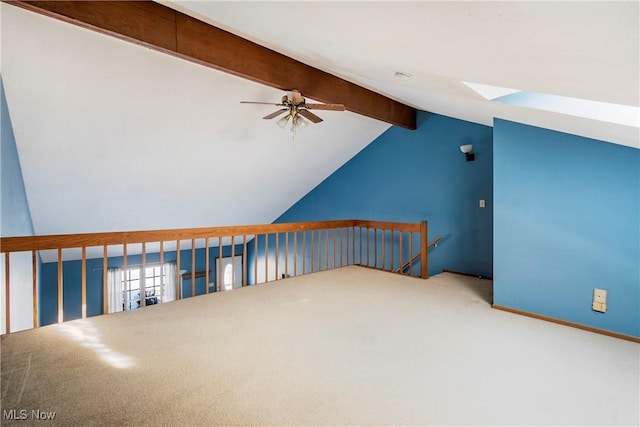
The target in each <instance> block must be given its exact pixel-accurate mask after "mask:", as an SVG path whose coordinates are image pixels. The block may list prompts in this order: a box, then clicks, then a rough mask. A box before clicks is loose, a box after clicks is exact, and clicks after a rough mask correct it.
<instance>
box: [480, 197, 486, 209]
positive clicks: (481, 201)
mask: <svg viewBox="0 0 640 427" xmlns="http://www.w3.org/2000/svg"><path fill="white" fill-rule="evenodd" d="M480 207H481V208H484V207H485V203H484V199H480Z"/></svg>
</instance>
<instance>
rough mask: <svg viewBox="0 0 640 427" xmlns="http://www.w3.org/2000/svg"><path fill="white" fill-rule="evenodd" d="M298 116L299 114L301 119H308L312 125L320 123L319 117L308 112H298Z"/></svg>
mask: <svg viewBox="0 0 640 427" xmlns="http://www.w3.org/2000/svg"><path fill="white" fill-rule="evenodd" d="M298 114H300V115H301V116H302V117H305V118H307V119H309V120H310V121H311V122H313V123H320V122H321V121H322V119H321V118H320V117H318V116H316V115H315V114H313V113H312V112H311V111H309V110H298Z"/></svg>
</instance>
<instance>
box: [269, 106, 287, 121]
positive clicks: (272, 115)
mask: <svg viewBox="0 0 640 427" xmlns="http://www.w3.org/2000/svg"><path fill="white" fill-rule="evenodd" d="M285 111H289V109H288V108H283V109H281V110H278V111H274V112H273V113H271V114H267V115H266V116H264V117H263V119H265V120H269V119H273V118H274V117H278V116H279V115H280V114H282V113H284V112H285Z"/></svg>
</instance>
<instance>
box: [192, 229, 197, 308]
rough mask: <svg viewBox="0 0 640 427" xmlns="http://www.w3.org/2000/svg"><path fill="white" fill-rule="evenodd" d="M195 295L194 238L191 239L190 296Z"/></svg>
mask: <svg viewBox="0 0 640 427" xmlns="http://www.w3.org/2000/svg"><path fill="white" fill-rule="evenodd" d="M194 296H196V239H191V297H192V298H193V297H194Z"/></svg>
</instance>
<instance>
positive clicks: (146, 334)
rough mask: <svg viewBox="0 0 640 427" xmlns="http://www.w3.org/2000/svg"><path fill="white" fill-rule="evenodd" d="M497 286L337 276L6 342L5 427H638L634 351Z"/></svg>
mask: <svg viewBox="0 0 640 427" xmlns="http://www.w3.org/2000/svg"><path fill="white" fill-rule="evenodd" d="M491 292H492V283H491V282H490V281H487V280H481V279H476V278H472V277H465V276H460V275H455V274H451V273H443V274H439V275H437V276H434V277H432V278H430V279H429V280H426V281H424V280H420V279H415V278H410V277H405V276H399V275H395V274H390V273H384V272H380V271H375V270H372V269H367V268H362V267H345V268H340V269H337V270H331V271H325V272H321V273H316V274H311V275H307V276H299V277H295V278H290V279H286V280H281V281H277V282H272V283H268V284H263V285H258V286H252V287H247V288H242V289H235V290H232V291H229V292H222V293H217V294H210V295H203V296H199V297H195V298H189V299H184V300H181V301H175V302H171V303H168V304H164V305H156V306H150V307H146V308H145V309H142V310H133V311H129V312H121V313H115V314H110V315H106V316H98V317H93V318H89V319H85V320H76V321H71V322H67V323H63V324H59V325H51V326H47V327H42V328H38V329H35V330H30V331H24V332H18V333H14V334H10V335H6V336H3V337H2V342H1V345H2V347H1V350H2V366H1V380H2V385H1V388H2V411H3V419H2V424H3V425H13V424H17V425H60V426H75V425H77V426H90V425H136V426H137V425H150V426H160V425H166V426H180V425H192V426H204V425H269V426H275V425H296V426H297V425H358V426H359V425H367V426H371V425H474V426H475V425H638V424H639V423H640V403H639V402H640V346H639V345H638V344H635V343H631V342H627V341H623V340H619V339H615V338H611V337H607V336H603V335H598V334H594V333H590V332H586V331H582V330H578V329H574V328H569V327H565V326H561V325H557V324H553V323H549V322H544V321H540V320H536V319H531V318H527V317H523V316H518V315H515V314H512V313H508V312H504V311H500V310H494V309H492V308H491V306H490V303H491V298H492V297H491ZM38 411H40V412H38ZM50 413H55V418H54V419H53V420H48V421H46V422H45V421H41V420H39V419H38V418H39V417H43V418H44V417H46V416H50ZM20 418H24V419H20Z"/></svg>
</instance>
